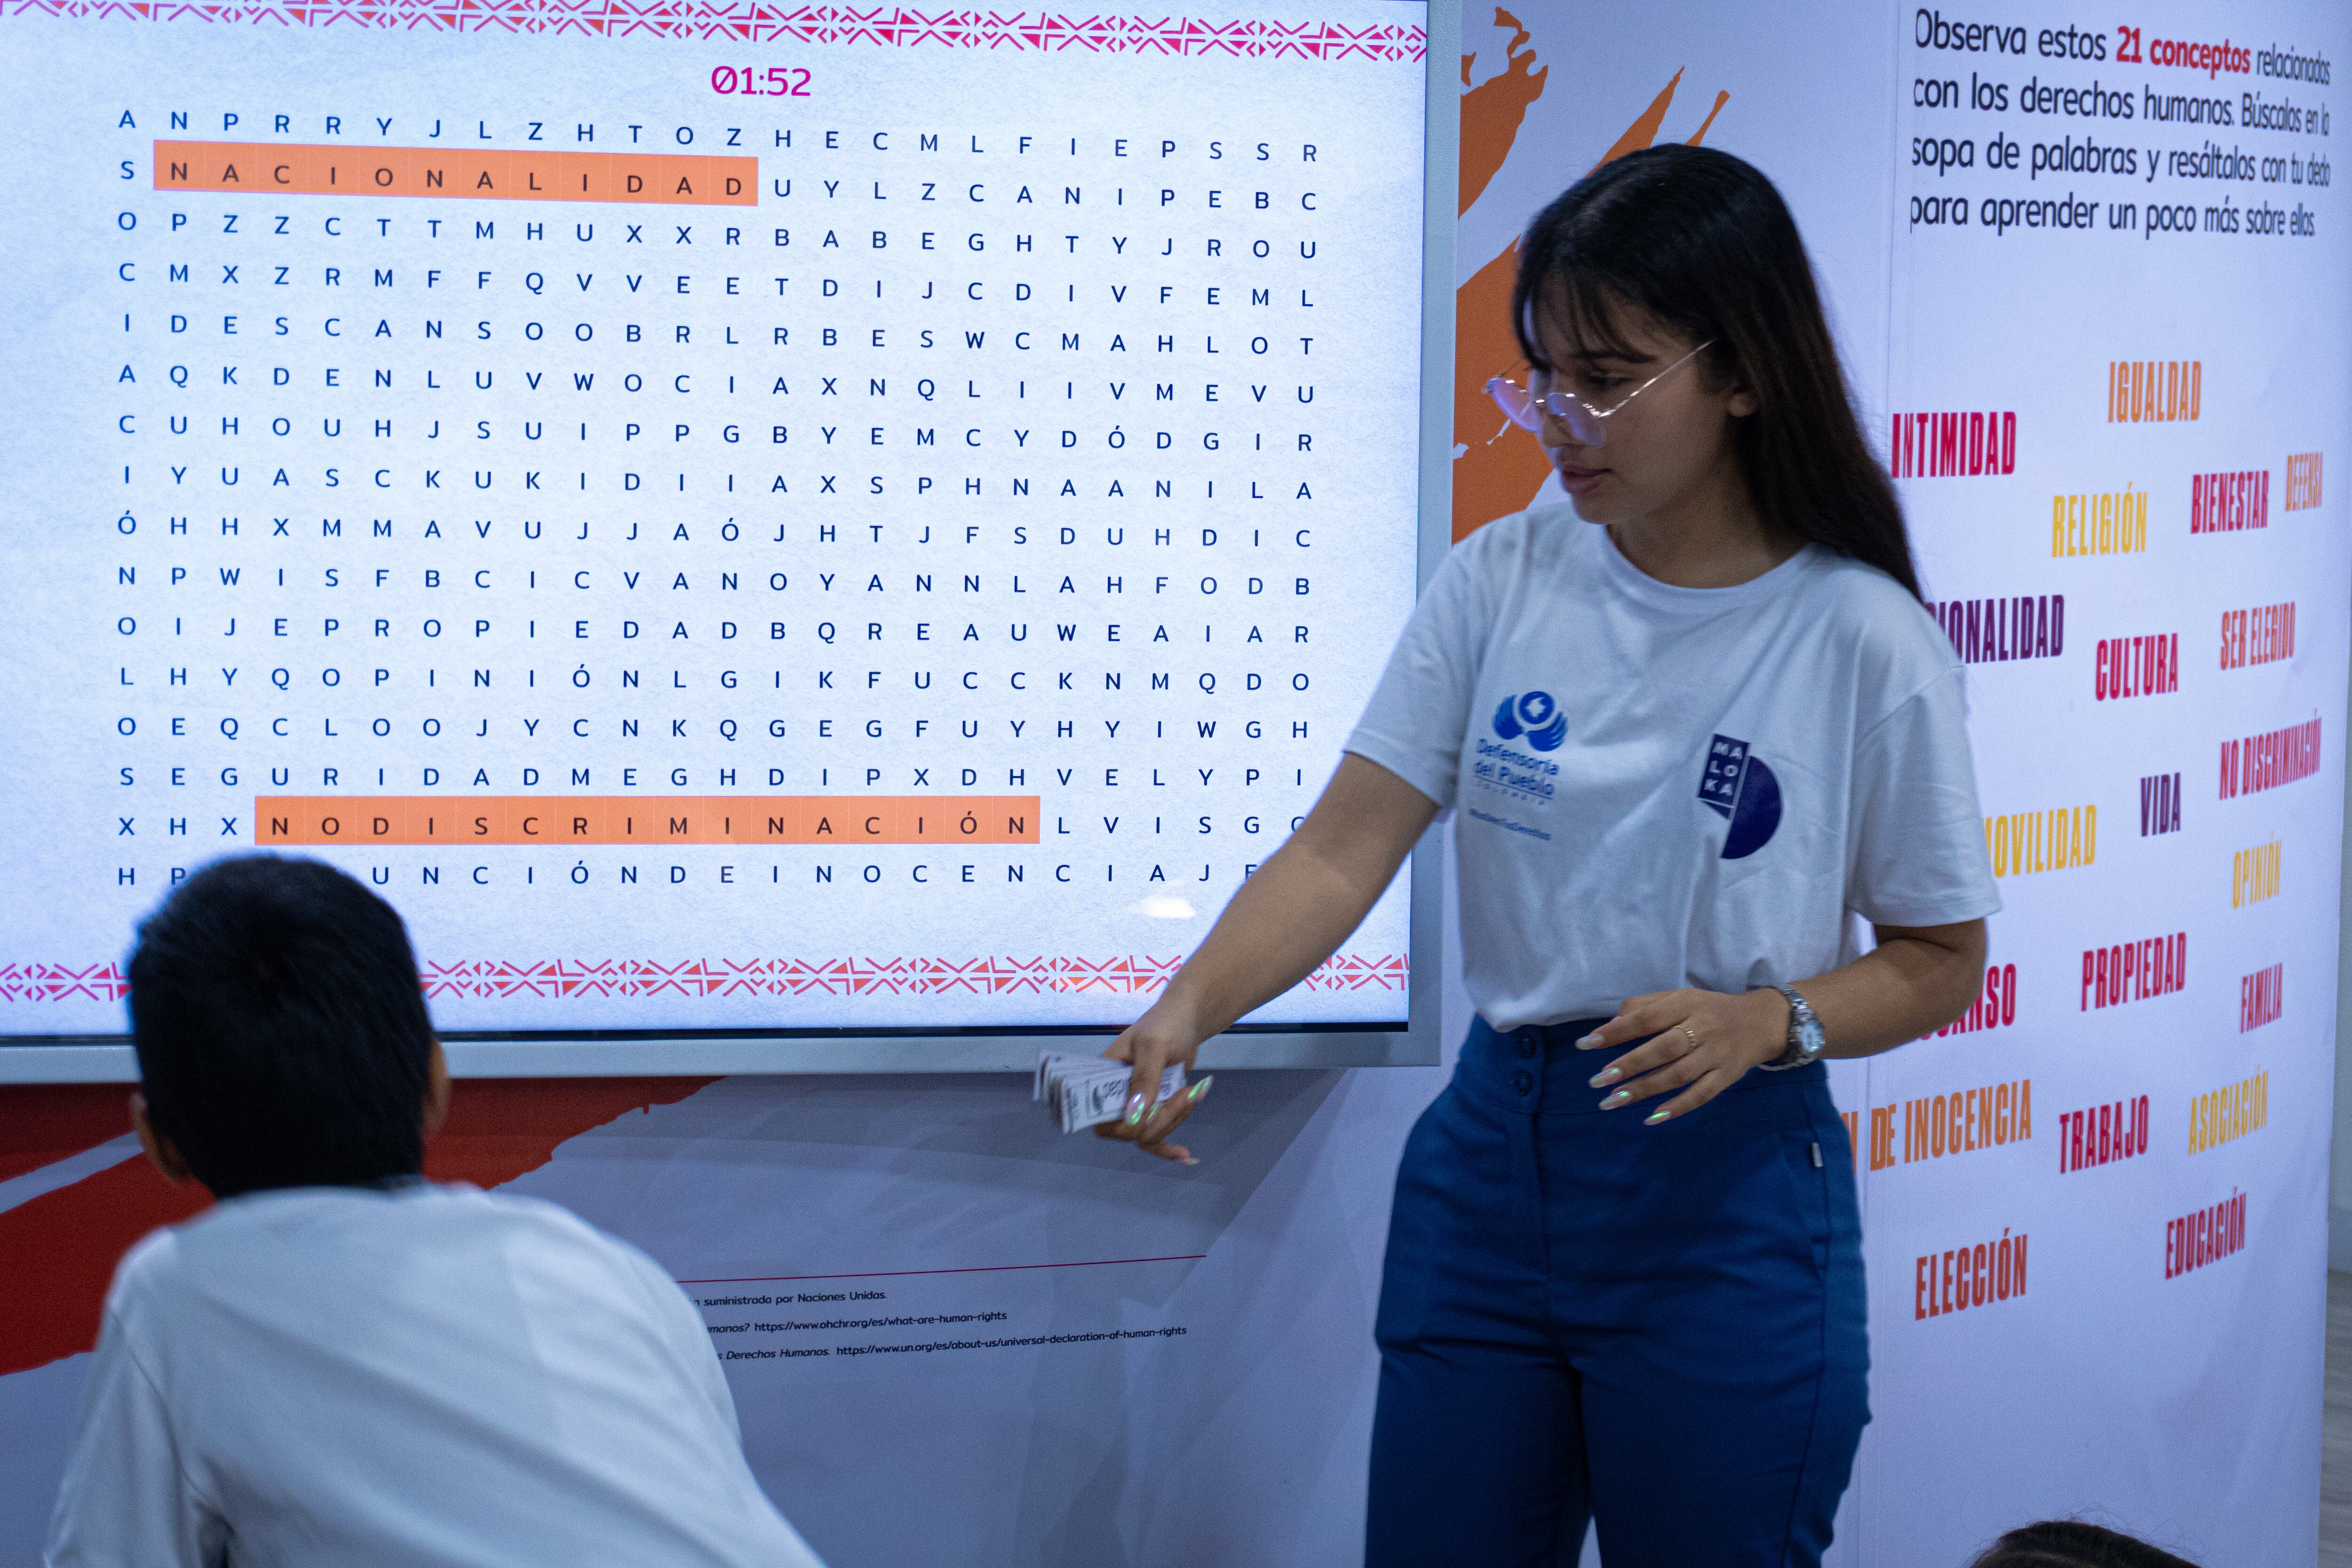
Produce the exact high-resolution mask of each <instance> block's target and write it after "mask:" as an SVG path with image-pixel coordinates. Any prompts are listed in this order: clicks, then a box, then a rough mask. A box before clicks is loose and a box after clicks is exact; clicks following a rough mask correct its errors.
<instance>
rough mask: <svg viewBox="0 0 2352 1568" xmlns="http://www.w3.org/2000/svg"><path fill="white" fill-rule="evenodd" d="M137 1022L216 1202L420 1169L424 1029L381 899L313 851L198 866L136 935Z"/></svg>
mask: <svg viewBox="0 0 2352 1568" xmlns="http://www.w3.org/2000/svg"><path fill="white" fill-rule="evenodd" d="M130 977H131V1035H132V1039H133V1041H134V1043H135V1044H136V1046H137V1048H138V1051H139V1076H140V1081H141V1082H140V1087H141V1090H142V1092H143V1093H144V1094H145V1096H146V1100H147V1114H148V1117H149V1119H150V1120H151V1121H152V1124H154V1126H155V1128H156V1130H157V1131H159V1132H161V1133H162V1134H163V1135H164V1136H165V1137H168V1138H169V1139H170V1140H171V1141H172V1143H173V1145H175V1146H176V1147H177V1148H178V1149H179V1151H180V1155H181V1157H182V1158H184V1160H185V1161H186V1162H187V1166H188V1169H189V1170H190V1171H191V1172H192V1173H194V1176H195V1177H196V1179H197V1180H199V1181H201V1182H203V1183H204V1184H205V1186H208V1187H210V1188H211V1189H212V1190H213V1192H214V1193H215V1195H216V1196H218V1197H234V1196H235V1195H236V1194H238V1193H244V1192H253V1191H256V1190H258V1189H261V1188H265V1187H286V1186H355V1185H358V1184H360V1183H363V1182H372V1181H381V1180H383V1179H386V1178H388V1177H395V1176H412V1175H415V1173H416V1172H418V1171H419V1170H421V1169H422V1168H423V1167H424V1163H425V1135H424V1129H423V1124H422V1120H421V1115H422V1108H423V1106H424V1104H425V1096H426V1093H427V1091H428V1082H429V1076H430V1071H431V1069H430V1062H431V1059H432V1051H433V1025H432V1020H431V1019H430V1018H429V1017H428V1016H427V1014H426V1012H425V996H424V992H423V991H422V989H421V988H419V986H418V983H417V973H416V958H415V954H414V953H413V952H412V951H411V950H410V948H409V945H408V933H407V931H406V929H405V928H404V926H403V925H401V921H400V916H399V915H396V914H394V911H393V908H392V906H391V905H390V904H386V903H385V902H384V901H383V899H381V898H378V897H377V896H376V895H375V894H373V893H371V892H369V891H368V890H367V889H366V888H365V887H363V886H362V885H361V884H360V883H358V882H357V881H355V880H353V879H352V878H351V877H349V876H346V875H345V874H344V873H341V872H340V871H337V870H335V869H334V868H333V867H332V866H330V865H325V864H322V863H320V862H317V861H308V860H289V859H285V858H281V857H279V856H276V855H245V856H240V857H237V858H236V859H232V860H225V861H221V862H217V863H215V864H214V865H211V866H208V867H206V868H205V870H203V871H200V872H198V873H196V874H195V875H194V876H192V877H190V878H189V879H188V880H187V881H186V882H185V883H183V884H182V885H181V886H180V888H179V890H178V891H177V892H175V893H173V894H172V896H171V897H169V898H167V899H165V900H164V901H163V906H162V907H161V908H159V909H157V910H156V911H155V913H154V914H153V915H150V916H148V918H147V920H146V922H145V923H144V924H143V925H141V926H140V928H139V945H138V947H137V949H136V950H135V951H133V952H132V954H131V975H130Z"/></svg>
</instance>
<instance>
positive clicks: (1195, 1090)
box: [1184, 1072, 1217, 1100]
mask: <svg viewBox="0 0 2352 1568" xmlns="http://www.w3.org/2000/svg"><path fill="white" fill-rule="evenodd" d="M1216 1081H1217V1075H1216V1074H1215V1073H1213V1072H1212V1073H1210V1074H1209V1075H1208V1076H1207V1077H1206V1078H1203V1079H1202V1080H1201V1082H1198V1083H1195V1084H1193V1085H1192V1088H1190V1089H1188V1090H1186V1091H1185V1092H1184V1098H1185V1099H1187V1100H1198V1099H1199V1098H1200V1097H1201V1096H1202V1095H1203V1094H1206V1093H1207V1092H1209V1085H1210V1084H1212V1083H1214V1082H1216Z"/></svg>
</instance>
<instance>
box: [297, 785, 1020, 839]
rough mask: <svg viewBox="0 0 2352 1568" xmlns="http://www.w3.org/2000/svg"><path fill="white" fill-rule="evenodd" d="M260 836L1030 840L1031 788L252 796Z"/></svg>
mask: <svg viewBox="0 0 2352 1568" xmlns="http://www.w3.org/2000/svg"><path fill="white" fill-rule="evenodd" d="M253 821H254V826H255V830H256V831H255V833H254V841H255V842H257V843H261V844H384V845H392V844H453V845H456V844H557V845H571V844H646V845H666V844H1034V843H1035V842H1036V841H1037V797H1036V796H1034V795H946V796H938V795H652V796H615V795H558V796H553V797H543V796H534V795H496V796H488V797H485V798H483V799H480V800H462V799H459V798H457V797H455V796H449V795H257V796H256V797H254V801H253Z"/></svg>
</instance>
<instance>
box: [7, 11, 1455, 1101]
mask: <svg viewBox="0 0 2352 1568" xmlns="http://www.w3.org/2000/svg"><path fill="white" fill-rule="evenodd" d="M1398 3H1399V4H1400V5H1409V4H1418V5H1421V7H1422V9H1423V13H1424V22H1423V28H1424V31H1425V33H1426V35H1427V40H1428V42H1427V48H1426V51H1425V53H1424V56H1423V141H1422V148H1423V151H1422V298H1421V432H1420V437H1421V444H1420V454H1419V459H1420V463H1419V492H1418V502H1419V517H1418V528H1419V534H1418V538H1419V549H1418V553H1417V559H1416V568H1417V570H1416V575H1415V580H1414V590H1415V592H1416V593H1418V592H1419V591H1420V590H1422V589H1423V588H1426V587H1427V586H1428V583H1429V580H1430V578H1431V577H1432V576H1433V575H1434V574H1435V572H1436V570H1437V569H1438V568H1439V567H1440V566H1441V565H1443V564H1444V560H1445V557H1446V552H1447V551H1448V550H1450V549H1452V548H1453V543H1454V522H1453V487H1454V474H1453V469H1454V406H1453V387H1454V225H1455V222H1456V220H1457V218H1458V216H1459V214H1458V213H1457V212H1456V210H1455V208H1456V205H1457V202H1458V193H1459V189H1460V169H1461V153H1460V142H1461V120H1460V103H1459V98H1458V93H1457V89H1456V87H1455V83H1454V77H1453V74H1452V73H1453V72H1454V70H1455V69H1457V68H1458V66H1459V57H1460V52H1461V51H1460V41H1461V31H1462V28H1461V7H1460V5H1459V4H1458V0H1398ZM1444 846H1445V835H1444V823H1443V822H1442V821H1441V822H1439V823H1436V824H1433V826H1432V827H1431V828H1430V829H1429V830H1428V831H1427V832H1425V833H1424V834H1423V836H1422V839H1421V841H1420V843H1419V844H1418V845H1416V846H1415V847H1414V850H1413V853H1412V859H1411V861H1410V862H1407V866H1406V869H1405V870H1404V872H1402V873H1401V875H1402V877H1403V878H1404V880H1405V881H1406V883H1407V892H1408V897H1409V899H1410V905H1411V915H1410V921H1409V926H1408V930H1409V936H1408V946H1409V956H1408V960H1407V961H1408V965H1409V974H1408V977H1407V979H1406V990H1405V1017H1404V1018H1403V1019H1401V1020H1398V1021H1394V1022H1379V1023H1369V1024H1343V1025H1318V1026H1315V1027H1311V1028H1304V1029H1301V1028H1297V1027H1293V1026H1290V1025H1286V1024H1260V1025H1242V1026H1239V1027H1237V1028H1235V1029H1233V1030H1227V1031H1226V1032H1225V1033H1223V1034H1221V1035H1218V1036H1216V1037H1215V1038H1214V1039H1212V1040H1208V1041H1206V1042H1205V1043H1203V1044H1202V1047H1201V1053H1200V1066H1201V1067H1202V1069H1214V1070H1217V1071H1224V1070H1227V1069H1233V1068H1243V1067H1287V1068H1338V1067H1433V1066H1436V1065H1437V1064H1438V1063H1439V1061H1440V1059H1441V1055H1442V1050H1443V1045H1442V1041H1441V1040H1440V1024H1439V1012H1440V1009H1441V1005H1442V990H1443V987H1442V984H1441V977H1440V975H1439V972H1438V971H1439V966H1440V965H1441V963H1442V961H1443V952H1444V911H1443V905H1442V903H1441V900H1442V899H1443V897H1444V856H1445V848H1444ZM1117 1034H1118V1029H1117V1028H1115V1027H1110V1026H1078V1027H1070V1028H1055V1029H1028V1030H1018V1029H1016V1030H992V1029H968V1030H861V1029H856V1028H849V1027H845V1028H841V1029H818V1030H809V1029H798V1030H775V1031H772V1032H771V1031H764V1030H709V1031H692V1032H683V1033H677V1034H670V1033H665V1032H663V1031H660V1030H550V1031H547V1032H545V1033H538V1032H530V1031H496V1032H472V1031H466V1030H456V1031H452V1032H450V1033H446V1034H444V1035H443V1036H442V1037H441V1039H442V1044H443V1048H444V1050H446V1052H447V1053H448V1058H449V1071H450V1073H451V1075H452V1076H454V1077H457V1078H610V1077H632V1076H663V1077H669V1076H700V1075H703V1074H706V1073H808V1072H829V1073H831V1072H842V1073H874V1072H1009V1071H1019V1072H1028V1071H1034V1069H1035V1067H1036V1065H1037V1054H1038V1052H1039V1051H1041V1050H1044V1051H1050V1050H1062V1051H1092V1050H1094V1049H1097V1047H1098V1045H1100V1044H1108V1042H1109V1041H1110V1040H1112V1039H1113V1038H1115V1037H1116V1035H1117ZM138 1079H139V1063H138V1059H137V1056H136V1054H135V1053H134V1052H133V1051H132V1050H131V1037H130V1036H129V1034H127V1033H123V1034H51V1035H32V1034H12V1035H0V1084H6V1083H134V1082H138Z"/></svg>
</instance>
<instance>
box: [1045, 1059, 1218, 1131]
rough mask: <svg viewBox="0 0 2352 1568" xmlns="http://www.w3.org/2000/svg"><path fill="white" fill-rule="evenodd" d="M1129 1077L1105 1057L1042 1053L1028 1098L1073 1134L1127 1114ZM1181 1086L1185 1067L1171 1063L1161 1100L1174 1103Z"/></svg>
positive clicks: (1120, 1065) (1124, 1065)
mask: <svg viewBox="0 0 2352 1568" xmlns="http://www.w3.org/2000/svg"><path fill="white" fill-rule="evenodd" d="M1131 1076H1133V1072H1132V1070H1131V1069H1129V1066H1128V1065H1127V1063H1126V1062H1124V1061H1112V1060H1111V1059H1110V1058H1109V1057H1107V1056H1075V1055H1072V1054H1071V1053H1070V1052H1068V1051H1041V1052H1039V1053H1038V1057H1037V1083H1036V1090H1035V1092H1034V1094H1033V1095H1032V1096H1031V1097H1032V1098H1033V1099H1037V1100H1042V1101H1044V1102H1045V1106H1046V1109H1048V1110H1049V1111H1051V1112H1052V1113H1054V1115H1055V1119H1057V1120H1058V1121H1059V1122H1060V1123H1061V1124H1062V1131H1064V1132H1065V1133H1076V1132H1079V1131H1082V1130H1083V1129H1085V1128H1087V1127H1092V1126H1096V1125H1098V1124H1101V1123H1104V1122H1112V1121H1117V1120H1118V1118H1119V1117H1120V1116H1122V1115H1125V1114H1126V1113H1127V1084H1128V1080H1129V1078H1130V1077H1131ZM1183 1087H1184V1064H1183V1063H1182V1062H1181V1061H1179V1062H1171V1063H1170V1064H1169V1067H1168V1071H1166V1072H1164V1073H1162V1074H1161V1075H1160V1101H1165V1100H1173V1099H1174V1098H1175V1097H1176V1096H1177V1094H1178V1093H1180V1092H1181V1091H1182V1090H1183ZM1160 1101H1154V1102H1153V1103H1154V1104H1155V1105H1156V1104H1158V1103H1160Z"/></svg>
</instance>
